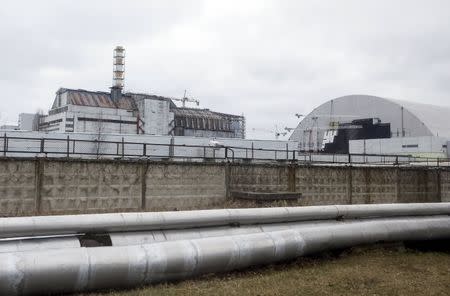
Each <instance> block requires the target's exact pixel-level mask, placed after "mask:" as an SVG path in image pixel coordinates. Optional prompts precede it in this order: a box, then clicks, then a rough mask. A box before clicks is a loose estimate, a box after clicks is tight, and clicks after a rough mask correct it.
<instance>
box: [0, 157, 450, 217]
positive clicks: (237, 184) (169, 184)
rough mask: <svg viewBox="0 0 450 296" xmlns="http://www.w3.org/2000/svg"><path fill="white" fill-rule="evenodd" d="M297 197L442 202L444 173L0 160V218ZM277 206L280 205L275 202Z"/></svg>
mask: <svg viewBox="0 0 450 296" xmlns="http://www.w3.org/2000/svg"><path fill="white" fill-rule="evenodd" d="M232 191H248V192H300V193H301V194H302V197H301V198H300V199H299V200H297V201H289V202H288V203H281V204H286V205H290V206H296V205H326V204H364V203H366V204H369V203H396V202H439V201H450V171H448V170H446V169H443V168H442V169H430V168H422V167H420V168H419V167H418V168H411V167H383V168H380V167H343V166H328V167H325V166H299V165H292V164H287V163H282V164H279V165H262V164H225V163H223V164H218V163H180V162H177V163H174V162H147V161H123V160H63V159H60V160H58V159H4V158H2V159H0V215H3V216H23V215H33V214H67V213H100V212H119V211H143V210H144V211H147V210H150V211H151V210H189V209H208V208H223V207H229V206H230V203H232V205H231V206H244V207H255V206H269V205H271V204H265V203H255V202H249V201H233V202H231V201H230V192H232ZM278 205H280V203H278Z"/></svg>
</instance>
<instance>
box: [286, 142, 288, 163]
mask: <svg viewBox="0 0 450 296" xmlns="http://www.w3.org/2000/svg"><path fill="white" fill-rule="evenodd" d="M286 160H289V146H288V143H286Z"/></svg>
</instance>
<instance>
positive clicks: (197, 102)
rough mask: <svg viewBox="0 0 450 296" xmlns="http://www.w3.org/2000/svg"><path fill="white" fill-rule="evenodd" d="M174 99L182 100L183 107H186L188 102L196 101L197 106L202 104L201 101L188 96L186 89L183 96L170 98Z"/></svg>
mask: <svg viewBox="0 0 450 296" xmlns="http://www.w3.org/2000/svg"><path fill="white" fill-rule="evenodd" d="M170 99H171V100H172V101H178V102H181V103H182V104H183V105H182V106H183V108H184V107H186V102H190V103H195V104H196V105H197V106H199V105H200V101H199V100H197V99H194V98H189V97H187V96H186V90H184V95H183V98H181V99H179V98H170Z"/></svg>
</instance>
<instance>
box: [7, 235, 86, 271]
mask: <svg viewBox="0 0 450 296" xmlns="http://www.w3.org/2000/svg"><path fill="white" fill-rule="evenodd" d="M79 247H81V245H80V241H79V240H78V238H76V237H48V238H33V239H20V240H0V253H10V252H26V251H38V250H49V249H69V248H79ZM1 264H2V263H1V262H0V266H1Z"/></svg>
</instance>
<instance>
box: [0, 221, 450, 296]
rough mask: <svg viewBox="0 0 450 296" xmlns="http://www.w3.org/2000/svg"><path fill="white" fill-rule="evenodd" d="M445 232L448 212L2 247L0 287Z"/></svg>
mask: <svg viewBox="0 0 450 296" xmlns="http://www.w3.org/2000/svg"><path fill="white" fill-rule="evenodd" d="M448 238H450V218H449V217H434V218H424V217H421V218H404V219H402V220H399V219H395V221H389V220H385V221H367V222H361V223H353V224H348V225H337V226H327V227H322V228H318V229H317V228H314V229H309V230H308V229H306V230H292V229H291V230H283V231H274V232H268V233H257V234H250V235H237V236H226V237H218V238H206V239H194V240H181V241H174V242H163V243H156V244H150V245H140V246H127V247H99V248H78V249H68V250H48V251H34V252H21V253H3V254H0V262H2V268H1V269H0V294H1V295H32V294H33V295H34V294H55V293H70V292H81V291H89V290H98V289H112V288H125V287H135V286H140V285H144V284H150V283H157V282H163V281H171V280H180V279H185V278H189V277H193V276H196V275H199V274H207V273H213V272H224V271H229V270H235V269H241V268H245V267H248V266H253V265H260V264H269V263H273V262H277V261H281V260H287V259H293V258H296V257H299V256H302V255H306V254H311V253H316V252H320V251H324V250H332V249H337V248H344V247H350V246H355V245H360V244H368V243H375V242H380V241H383V242H392V241H410V240H413V241H419V240H431V239H448ZM50 281H51V283H50Z"/></svg>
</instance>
